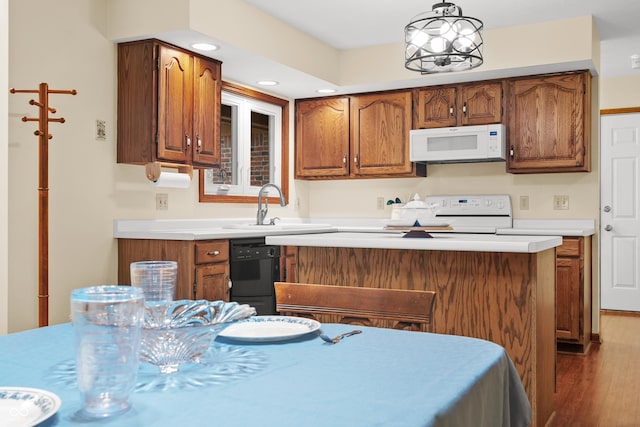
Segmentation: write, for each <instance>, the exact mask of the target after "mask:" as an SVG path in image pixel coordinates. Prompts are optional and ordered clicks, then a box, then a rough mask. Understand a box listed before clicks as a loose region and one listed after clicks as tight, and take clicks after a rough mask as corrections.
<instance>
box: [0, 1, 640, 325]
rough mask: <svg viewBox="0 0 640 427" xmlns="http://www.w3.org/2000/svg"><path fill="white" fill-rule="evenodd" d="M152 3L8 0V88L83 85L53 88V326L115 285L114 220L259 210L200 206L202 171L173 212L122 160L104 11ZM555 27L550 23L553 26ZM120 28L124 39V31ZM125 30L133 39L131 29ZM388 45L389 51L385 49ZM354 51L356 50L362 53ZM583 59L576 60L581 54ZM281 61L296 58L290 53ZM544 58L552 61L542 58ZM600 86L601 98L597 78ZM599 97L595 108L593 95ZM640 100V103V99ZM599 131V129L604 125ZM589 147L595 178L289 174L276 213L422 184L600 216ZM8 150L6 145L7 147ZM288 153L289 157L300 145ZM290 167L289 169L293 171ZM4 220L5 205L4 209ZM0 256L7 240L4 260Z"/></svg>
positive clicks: (24, 163)
mask: <svg viewBox="0 0 640 427" xmlns="http://www.w3.org/2000/svg"><path fill="white" fill-rule="evenodd" d="M145 1H147V0H92V1H86V0H58V1H56V2H46V1H43V0H10V2H9V15H10V17H11V27H10V29H9V36H10V46H9V76H8V79H9V84H8V86H9V87H16V88H35V87H37V85H38V84H39V83H40V82H48V83H49V84H50V86H51V87H52V88H54V89H71V88H74V89H77V90H78V95H77V96H68V95H54V96H52V97H51V104H52V106H54V107H56V108H57V110H58V114H57V116H62V117H64V118H65V119H66V123H65V124H52V125H51V127H50V132H51V133H52V134H53V140H52V141H51V142H50V145H49V149H50V158H49V177H50V178H49V188H50V212H49V222H50V242H49V246H50V255H49V257H50V267H49V287H50V291H49V295H50V319H51V323H52V324H55V323H61V322H65V321H67V320H68V316H69V303H68V299H69V292H70V291H71V290H72V289H74V288H77V287H81V286H88V285H96V284H107V283H115V281H116V278H117V272H116V267H117V250H116V241H115V240H114V239H113V237H112V235H113V230H112V224H113V220H114V219H125V218H205V217H217V218H221V217H246V218H251V217H254V216H255V207H254V206H253V205H242V204H201V203H198V201H197V200H198V188H197V178H196V179H195V180H194V182H193V183H192V186H191V188H190V189H188V190H161V191H162V192H166V193H168V194H169V209H168V210H167V211H156V210H155V194H156V192H158V190H156V189H154V188H152V187H151V186H150V185H149V183H148V181H147V180H146V178H145V177H144V172H143V169H142V167H139V166H131V165H118V164H116V160H115V159H116V144H115V141H116V139H115V120H116V74H115V70H116V56H115V54H116V48H115V45H114V44H113V42H112V41H111V36H110V35H107V33H109V31H108V30H107V19H106V16H107V15H108V13H109V12H111V9H110V7H111V6H112V5H116V6H117V5H120V6H122V5H125V6H126V5H127V4H131V5H133V6H134V7H141V6H144V5H145ZM209 3H210V2H207V1H205V0H192V1H188V0H180V1H169V0H163V5H164V6H163V7H162V8H154V10H155V11H156V12H157V13H156V12H154V14H153V20H150V19H149V17H150V16H151V15H150V14H148V13H147V14H146V16H147V18H146V19H143V18H142V17H138V18H136V19H132V22H133V23H132V24H131V25H140V28H141V29H142V30H143V31H145V32H154V31H157V29H156V26H155V25H156V23H157V22H160V23H162V28H163V31H164V30H171V31H173V30H176V29H180V27H181V26H183V25H185V24H184V22H185V20H191V21H190V22H191V25H193V26H198V28H199V30H203V29H207V28H211V25H209V24H208V23H207V22H206V20H205V19H202V18H199V16H206V15H204V14H200V13H194V8H196V9H197V10H196V11H202V10H207V8H211V7H212V6H211V5H210V4H209ZM224 3H225V6H224V7H225V8H226V9H225V10H228V13H229V14H231V15H232V16H235V15H234V14H238V13H247V14H250V15H251V14H252V13H254V12H255V11H254V10H253V9H251V8H248V7H247V6H246V3H244V2H241V1H239V0H229V1H228V2H224ZM0 4H1V3H0ZM185 5H190V10H189V14H188V15H189V17H188V18H187V17H185V14H184V7H185ZM216 7H217V6H216ZM198 8H199V9H198ZM141 10H145V9H144V7H141ZM146 10H148V9H146ZM163 10H168V11H170V12H167V13H164V14H163V13H161V11H163ZM172 16H176V17H177V19H176V20H175V21H173V20H172V19H168V17H172ZM210 16H211V15H210ZM216 16H217V18H216V19H215V20H217V21H220V22H219V23H220V24H222V23H223V22H227V23H228V22H230V21H232V19H226V20H225V19H224V18H225V15H224V14H222V13H220V11H219V10H217V14H216ZM250 18H251V16H250ZM253 18H255V17H253ZM262 18H264V17H262ZM261 22H272V21H268V20H267V21H264V20H263V21H261ZM1 24H2V23H1V22H0V27H1V28H5V26H3V25H1ZM272 24H273V25H274V26H275V27H274V28H279V31H281V32H282V33H284V34H287V33H289V32H290V31H291V29H290V28H287V27H282V26H281V24H278V23H273V22H272ZM575 25H577V26H578V28H581V29H583V30H585V31H587V28H586V26H587V25H586V24H585V22H584V21H583V20H581V19H577V20H576V22H575ZM220 26H221V30H220V31H223V30H224V31H228V32H231V33H233V31H234V29H233V27H232V26H229V25H220ZM551 26H552V27H553V24H552V25H551ZM35 29H38V30H35ZM274 34H275V35H274V36H273V37H278V36H277V34H279V32H278V31H276V32H274ZM121 35H123V36H124V35H125V32H122V33H121ZM128 36H130V37H132V36H133V35H132V34H128ZM589 38H591V35H589ZM303 39H304V38H303ZM0 41H1V38H0ZM581 41H582V39H581ZM240 42H242V40H240ZM298 42H300V40H298ZM307 42H308V43H312V44H314V46H315V43H317V41H307ZM381 49H382V50H384V47H381ZM321 50H322V52H323V54H322V55H321V56H322V58H324V59H325V61H324V63H326V64H328V65H326V64H325V65H324V67H326V68H325V69H323V71H322V73H323V75H324V76H325V77H326V78H327V79H330V80H340V79H342V78H349V79H351V77H348V76H349V75H352V74H347V75H341V74H340V73H339V72H338V71H339V67H337V66H333V67H332V66H331V64H332V62H331V61H328V60H326V59H327V58H333V59H332V61H337V60H338V58H343V57H344V56H345V55H339V54H338V53H336V52H335V51H334V50H332V49H329V48H327V47H326V46H325V47H323V48H321ZM581 50H582V49H581ZM285 51H286V49H280V51H279V52H280V53H278V54H279V55H281V54H282V52H285ZM0 52H1V46H0ZM353 54H354V55H356V54H357V52H353ZM543 54H544V52H541V53H540V55H543ZM274 55H275V53H274ZM495 55H497V53H496V54H495ZM585 55H587V56H590V55H591V54H584V53H581V54H580V56H585ZM346 56H348V55H346ZM573 59H576V58H572V60H573ZM583 59H584V58H580V59H579V60H578V62H580V61H582V60H583ZM283 60H286V61H288V59H283ZM538 60H539V61H540V62H548V60H549V59H548V58H542V57H541V58H538ZM296 61H300V62H302V63H305V64H307V65H306V66H307V67H309V68H313V67H310V66H309V65H308V64H313V61H317V57H315V59H311V58H309V59H308V61H310V62H309V63H307V62H305V59H304V58H303V57H301V56H300V55H298V57H297V58H296ZM394 68H395V67H394ZM365 71H366V67H364V68H361V69H360V71H359V75H361V76H362V79H365V80H366V79H368V78H369V77H368V75H367V74H366V72H365ZM389 72H390V73H394V72H395V71H389ZM403 73H404V71H403ZM1 78H2V74H1V72H0V79H1ZM375 78H379V77H377V76H376V77H375ZM400 78H403V77H400ZM1 84H2V83H0V85H1ZM601 84H602V88H603V90H604V89H605V88H607V87H608V86H607V82H606V81H603V82H601ZM594 92H595V94H596V95H597V93H598V92H597V81H596V90H595V91H594ZM611 93H613V90H612V91H611ZM28 100H29V96H27V95H11V96H10V98H9V115H8V122H9V123H8V126H9V138H8V159H9V161H8V164H9V165H8V174H9V189H8V197H9V212H8V222H9V224H10V228H9V233H8V245H9V250H8V256H7V257H6V259H7V260H8V265H9V266H10V267H9V270H8V291H7V292H6V295H7V297H6V298H4V300H6V301H8V302H9V304H6V305H9V307H8V316H5V317H8V330H9V331H17V330H22V329H28V328H32V327H35V326H36V325H37V282H38V281H37V275H38V249H37V173H38V172H37V138H36V137H35V136H34V135H33V131H34V129H35V127H34V126H35V124H33V123H23V122H21V121H20V117H22V116H23V115H29V116H31V115H33V114H35V113H36V112H35V110H34V107H31V106H29V105H28ZM595 101H596V102H595V105H597V96H596V98H595ZM617 102H623V101H622V100H619V98H617V96H616V98H614V99H611V101H610V103H611V104H615V103H617ZM625 102H626V101H625ZM1 103H2V98H1V96H0V104H1ZM638 104H639V105H640V102H638ZM624 106H626V105H624ZM0 108H1V106H0ZM596 108H597V107H596ZM603 108H605V107H604V106H603ZM606 108H611V107H610V106H608V107H606ZM596 111H597V110H596ZM1 113H2V111H1V109H0V115H3V116H5V117H6V114H1ZM96 119H101V120H106V122H107V140H106V141H97V140H95V138H94V133H95V120H96ZM595 122H597V120H596V121H595ZM0 123H2V122H0ZM291 123H292V125H291V129H293V120H292V121H291ZM594 126H597V124H594ZM594 135H597V131H596V132H595V133H594ZM0 136H2V135H1V134H0ZM0 142H1V140H0ZM291 143H292V144H293V137H291ZM593 144H594V148H595V149H594V158H593V162H594V163H593V169H594V172H592V173H589V174H584V173H583V174H545V175H511V174H506V173H505V171H504V163H491V164H472V165H436V166H429V176H428V177H427V178H412V179H384V180H383V179H374V180H357V181H356V180H354V181H327V182H306V181H293V180H292V183H291V201H293V202H295V200H299V208H294V206H295V205H296V203H291V205H290V206H289V207H286V208H281V207H277V206H273V207H271V209H272V211H273V212H274V214H275V215H278V216H280V217H295V216H318V217H371V218H384V217H387V216H388V215H389V212H388V211H386V210H377V209H376V199H377V197H384V198H385V199H387V198H392V197H394V198H395V197H396V196H397V197H401V198H404V197H406V196H407V195H409V194H411V193H416V192H417V193H420V194H421V195H425V194H436V193H455V192H471V193H482V192H491V193H497V192H500V193H503V192H504V193H508V194H511V195H512V196H513V197H514V198H515V199H514V200H515V201H516V203H515V208H516V209H515V215H516V217H517V218H548V217H552V216H553V217H558V216H559V217H564V218H596V217H597V215H598V174H597V170H598V168H597V158H598V156H597V137H595V138H594V142H593ZM1 148H2V145H0V149H1ZM290 151H291V156H293V149H291V150H290ZM0 154H1V153H0ZM2 158H6V156H2ZM291 164H292V163H291ZM291 169H292V168H291ZM0 170H2V168H0ZM291 173H292V174H293V171H292V172H291ZM1 184H2V178H1V177H0V197H1V196H2V187H1ZM554 194H566V195H569V197H570V209H569V210H568V211H554V210H553V209H552V206H551V205H552V203H551V201H552V196H553V195H554ZM520 195H528V196H529V199H530V209H529V210H528V211H520V210H519V209H518V204H517V198H518V197H519V196H520ZM1 226H2V211H0V227H1ZM1 244H2V242H1V240H0V245H1ZM2 259H3V258H2V248H1V246H0V267H1V266H2V264H1V263H2ZM0 271H2V270H0ZM2 304H3V295H2V277H1V276H0V310H2V308H3V306H2ZM0 313H2V312H1V311H0ZM1 327H2V321H1V320H0V328H1ZM1 332H2V331H1V329H0V333H1Z"/></svg>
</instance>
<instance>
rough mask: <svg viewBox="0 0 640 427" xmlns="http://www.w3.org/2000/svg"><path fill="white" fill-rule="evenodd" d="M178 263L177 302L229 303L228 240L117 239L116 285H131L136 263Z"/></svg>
mask: <svg viewBox="0 0 640 427" xmlns="http://www.w3.org/2000/svg"><path fill="white" fill-rule="evenodd" d="M149 260H165V261H177V262H178V279H177V284H176V299H208V300H211V301H216V300H223V301H229V295H230V291H229V289H230V288H229V282H230V280H231V279H230V268H229V241H228V240H200V241H193V240H191V241H183V240H157V239H118V283H119V284H121V285H130V284H131V276H130V273H129V265H130V264H131V263H132V262H135V261H149Z"/></svg>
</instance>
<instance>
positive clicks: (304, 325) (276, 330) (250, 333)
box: [218, 316, 320, 342]
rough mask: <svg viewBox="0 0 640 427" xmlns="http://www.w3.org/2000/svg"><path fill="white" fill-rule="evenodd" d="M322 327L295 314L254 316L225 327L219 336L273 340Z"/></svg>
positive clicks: (238, 339)
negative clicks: (294, 315)
mask: <svg viewBox="0 0 640 427" xmlns="http://www.w3.org/2000/svg"><path fill="white" fill-rule="evenodd" d="M318 329H320V323H319V322H316V321H315V320H312V319H306V318H304V317H293V316H254V317H250V318H248V319H245V320H241V321H239V322H236V323H234V324H233V325H230V326H228V327H227V328H225V329H224V330H223V331H222V332H220V334H218V336H220V337H224V338H229V339H233V340H236V341H248V342H272V341H285V340H290V339H293V338H297V337H300V336H302V335H304V334H308V333H310V332H315V331H317V330H318Z"/></svg>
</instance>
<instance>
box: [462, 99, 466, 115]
mask: <svg viewBox="0 0 640 427" xmlns="http://www.w3.org/2000/svg"><path fill="white" fill-rule="evenodd" d="M462 114H463V115H464V116H465V117H467V103H466V102H465V103H464V104H463V105H462Z"/></svg>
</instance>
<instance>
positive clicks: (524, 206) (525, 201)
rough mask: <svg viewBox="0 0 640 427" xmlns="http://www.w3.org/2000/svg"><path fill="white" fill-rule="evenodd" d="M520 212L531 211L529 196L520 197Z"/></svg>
mask: <svg viewBox="0 0 640 427" xmlns="http://www.w3.org/2000/svg"><path fill="white" fill-rule="evenodd" d="M520 210H521V211H528V210H529V196H520Z"/></svg>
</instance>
